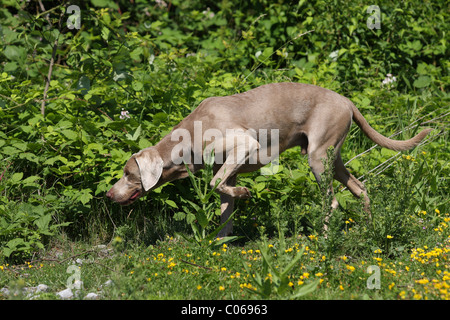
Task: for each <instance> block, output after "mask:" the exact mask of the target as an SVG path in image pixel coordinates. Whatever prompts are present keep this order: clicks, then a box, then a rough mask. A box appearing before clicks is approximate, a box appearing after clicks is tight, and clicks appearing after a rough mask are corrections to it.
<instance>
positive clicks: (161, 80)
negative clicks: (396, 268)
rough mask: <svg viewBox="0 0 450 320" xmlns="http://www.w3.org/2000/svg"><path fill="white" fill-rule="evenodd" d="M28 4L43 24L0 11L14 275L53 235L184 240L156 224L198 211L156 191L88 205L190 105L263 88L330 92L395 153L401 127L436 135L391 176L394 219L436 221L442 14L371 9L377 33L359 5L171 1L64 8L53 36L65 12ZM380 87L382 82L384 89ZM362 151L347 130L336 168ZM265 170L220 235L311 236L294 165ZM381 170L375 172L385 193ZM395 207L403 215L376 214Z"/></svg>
mask: <svg viewBox="0 0 450 320" xmlns="http://www.w3.org/2000/svg"><path fill="white" fill-rule="evenodd" d="M42 3H43V5H44V7H45V12H44V11H43V10H42V9H41V8H40V6H35V5H34V3H33V2H27V1H4V2H2V4H1V5H0V21H1V23H0V39H1V40H0V119H1V120H0V172H1V176H0V221H1V225H2V227H1V229H0V245H1V247H3V248H6V249H5V250H6V251H5V250H2V254H3V255H6V256H9V257H13V256H16V255H17V256H16V257H17V258H18V259H20V255H21V254H22V253H25V254H31V253H32V252H33V251H34V250H37V249H40V248H42V246H43V244H45V243H46V239H47V240H48V238H49V237H51V236H52V235H54V234H56V233H57V232H58V231H64V232H65V233H66V234H67V235H69V236H70V237H71V238H77V239H78V238H95V237H99V238H101V240H105V239H111V237H112V235H113V234H114V232H115V231H116V230H117V229H118V228H120V225H121V224H125V225H132V230H135V231H138V232H137V233H135V234H138V235H139V237H137V238H139V239H141V236H140V235H141V234H143V233H152V234H151V235H149V236H148V237H142V238H145V239H149V238H150V239H155V238H161V237H162V236H163V235H161V233H164V232H168V231H170V232H172V231H179V230H182V231H183V232H185V231H186V227H185V226H184V224H183V223H178V224H177V223H175V222H176V221H173V220H171V219H172V218H171V217H172V216H173V215H174V214H177V212H183V211H184V213H185V214H186V213H187V212H186V211H185V210H188V211H189V210H191V211H192V209H185V208H183V211H181V210H180V209H179V208H178V206H179V205H181V204H183V205H184V204H186V205H188V206H191V207H192V208H193V209H195V206H193V205H192V204H195V205H197V206H199V205H198V204H196V201H198V199H200V198H197V199H195V198H194V195H196V196H198V194H197V193H196V190H195V189H194V185H188V184H186V182H183V181H180V182H173V183H171V184H168V185H166V186H164V187H161V188H158V190H156V191H155V192H153V193H152V194H151V195H150V196H149V198H151V201H147V200H146V199H141V200H140V201H139V202H138V203H137V204H135V205H134V207H133V208H134V209H130V208H119V207H118V206H116V205H113V204H111V203H109V202H106V201H105V199H104V194H105V192H106V191H107V190H108V189H109V188H110V187H111V185H112V184H113V183H114V182H115V181H116V180H117V179H118V178H119V177H120V175H121V174H122V167H123V165H124V163H125V161H126V160H127V159H128V158H129V157H130V156H131V154H133V153H134V152H136V151H138V150H140V149H142V148H145V147H148V146H151V145H154V144H155V143H157V142H158V141H159V140H160V139H161V138H162V137H163V136H164V135H165V134H167V133H168V132H169V131H170V130H171V128H172V127H173V126H174V125H176V124H177V123H178V122H179V121H180V120H181V119H183V118H184V117H185V116H186V115H188V114H189V113H190V112H191V111H192V110H193V109H194V108H195V107H196V106H197V105H198V104H199V103H200V101H202V100H203V99H204V98H206V97H210V96H217V95H229V94H234V93H237V92H242V91H245V90H247V89H250V88H253V87H256V86H258V85H262V84H265V83H270V82H281V81H295V82H305V83H312V84H317V85H321V86H323V87H326V88H329V89H332V90H335V91H337V92H339V93H341V94H343V95H346V96H347V97H349V98H350V99H351V100H352V101H354V103H355V104H356V105H357V106H358V108H359V109H360V110H361V111H362V112H363V114H364V115H365V117H366V118H367V119H368V121H369V122H370V123H371V125H373V126H374V128H375V129H377V130H379V131H380V132H382V133H383V134H386V135H390V134H392V133H394V132H398V131H402V132H403V133H402V134H401V135H400V136H397V137H396V138H408V137H410V136H411V135H412V134H413V132H412V128H413V127H406V128H405V125H406V124H410V123H412V122H413V121H415V120H417V119H422V120H421V121H430V122H429V123H427V125H433V126H434V125H435V126H436V128H438V129H439V130H438V131H440V133H439V134H436V136H435V138H433V140H432V141H430V142H429V143H428V144H427V145H426V146H425V147H424V148H426V149H425V150H426V151H427V152H428V153H429V154H433V155H434V157H435V159H434V160H433V161H434V162H430V161H431V160H429V159H427V162H426V164H424V165H423V166H422V167H414V169H415V170H418V171H415V172H416V173H412V172H411V171H406V172H405V173H406V174H407V177H408V179H410V185H411V189H410V190H411V191H412V192H413V193H414V196H411V197H408V199H409V201H410V202H409V204H410V205H409V210H413V211H414V210H415V211H417V210H430V209H429V208H431V207H433V206H438V207H439V208H440V210H441V211H442V212H444V211H445V209H444V208H446V207H447V206H448V202H445V201H446V200H445V199H447V196H446V194H448V193H449V190H448V185H446V184H445V183H444V181H445V177H447V176H448V175H449V165H448V160H447V158H448V150H449V149H448V143H447V142H446V141H447V140H448V130H446V128H447V127H446V126H448V121H447V120H445V113H446V112H447V111H446V110H447V109H448V101H449V98H448V93H447V91H448V83H449V76H448V70H449V62H448V41H447V38H446V32H447V30H448V29H449V25H448V21H450V19H449V16H448V10H447V4H446V3H445V2H444V1H437V0H436V1H432V2H426V3H423V2H418V1H409V2H407V3H400V2H398V3H396V2H389V3H383V4H380V10H381V29H372V30H371V29H369V28H368V27H367V24H366V21H367V19H368V18H369V16H370V14H369V13H367V7H368V5H367V3H365V2H363V1H356V2H355V1H353V2H350V1H344V2H336V1H299V2H295V3H294V2H292V3H291V2H283V1H281V2H273V1H266V0H261V1H246V2H242V1H240V2H229V1H222V2H219V3H217V2H211V1H207V2H204V1H195V0H189V1H179V0H176V1H170V2H169V1H166V2H164V1H161V2H158V3H156V4H154V3H151V4H149V3H148V2H147V1H135V2H134V4H133V5H132V6H130V5H129V2H128V1H125V0H119V1H112V0H95V1H90V2H86V1H85V2H82V3H79V4H78V5H79V7H80V9H81V11H80V19H81V28H80V29H69V28H68V22H67V21H68V19H69V18H70V16H71V14H70V13H68V12H67V7H68V6H69V3H67V2H55V1H42ZM387 74H393V75H394V76H395V77H396V81H395V82H393V83H391V84H390V85H389V86H384V85H382V81H383V79H385V78H386V77H387ZM47 87H48V89H46V88H47ZM417 124H418V123H416V125H417ZM371 145H372V144H371V142H370V141H369V140H368V139H366V138H365V137H364V136H363V134H362V133H361V132H360V131H359V130H358V129H357V128H356V126H354V127H352V129H351V131H350V133H349V135H348V137H347V143H346V144H345V145H344V149H343V154H342V155H343V158H344V159H350V158H353V157H355V156H356V155H358V154H359V153H361V152H362V151H364V150H366V149H368V148H369V147H370V146H371ZM391 156H392V154H390V153H389V152H386V151H383V149H382V150H381V151H380V150H377V149H375V150H372V152H371V153H370V154H369V155H367V156H366V157H364V158H363V157H358V158H356V159H355V160H353V161H352V162H350V164H349V165H348V167H349V168H350V170H351V171H352V173H354V174H355V175H356V174H359V175H362V174H365V173H367V171H368V170H369V169H368V168H374V167H376V166H378V165H379V164H380V163H382V162H383V161H387V160H388V159H389V158H390V157H391ZM280 163H281V165H280V167H279V169H280V170H279V173H278V174H276V175H273V176H261V175H258V173H250V174H246V175H243V176H242V177H241V178H240V180H239V183H240V184H242V185H246V186H247V187H248V188H249V189H251V190H252V193H253V194H254V195H255V196H254V198H253V199H250V200H247V201H238V203H237V214H236V215H235V221H236V225H237V228H235V230H244V231H245V234H246V235H247V236H248V237H250V238H251V237H254V236H255V235H256V234H257V228H256V226H261V225H262V226H265V227H266V231H267V233H268V234H269V235H270V234H273V233H275V232H276V231H277V223H278V221H284V223H285V224H286V226H287V228H288V229H289V232H291V233H293V234H295V233H298V232H300V231H302V230H304V227H305V226H307V227H308V228H310V227H311V223H310V222H308V220H311V219H310V217H311V216H312V215H310V213H311V211H314V210H319V211H320V208H321V201H322V198H321V197H320V192H319V189H318V187H317V186H316V185H315V183H314V178H313V176H312V175H311V173H310V172H309V169H308V167H307V161H306V159H304V158H301V155H300V152H299V150H298V149H292V150H289V151H287V152H286V153H284V154H283V155H282V156H281V158H280ZM388 163H390V162H388ZM394 167H395V166H394ZM394 167H391V168H390V169H389V170H387V171H385V172H383V175H385V176H386V177H388V178H389V179H392V183H393V184H395V183H398V181H397V180H396V177H397V175H396V172H395V170H394ZM419 172H420V173H419ZM402 183H403V182H402ZM383 192H384V193H385V192H388V193H389V189H386V188H385V187H384V186H383V185H380V186H379V187H374V188H373V190H372V191H371V192H370V194H371V196H373V195H375V194H380V193H383ZM398 192H400V190H399V191H398ZM336 194H337V197H338V199H339V200H340V202H341V205H342V207H343V209H344V210H345V215H347V216H348V215H349V216H351V217H353V218H354V219H357V218H356V217H358V216H359V211H358V210H359V209H358V204H357V201H356V202H355V201H354V200H352V198H351V196H350V195H349V193H348V191H344V192H341V191H339V192H336ZM211 199H212V198H211ZM397 200H399V198H391V200H390V201H397ZM386 201H387V200H386ZM189 203H190V204H189ZM372 203H373V201H372ZM383 203H386V202H383ZM386 205H387V203H386ZM203 206H206V207H204V208H203ZM208 206H209V203H203V202H202V203H201V206H199V208H200V209H202V210H203V209H204V215H205V217H206V220H205V219H203V220H202V217H200V221H210V219H209V218H208V217H210V218H211V221H212V220H213V218H215V219H217V217H216V216H215V215H211V216H208V214H210V213H212V212H213V211H214V210H213V209H212V208H210V207H208ZM398 206H403V205H400V203H398V204H391V207H392V208H394V207H396V208H397V207H398ZM188 208H189V207H188ZM378 208H379V209H375V210H382V209H381V207H378ZM399 208H400V207H399ZM402 208H404V207H401V208H400V209H398V210H400V211H399V212H404V209H402ZM395 210H397V209H395ZM194 211H195V210H194ZM319 211H317V212H319ZM197 212H199V211H198V210H197ZM148 213H152V215H151V216H149V215H148ZM399 214H400V213H399ZM188 215H189V214H187V215H186V217H188ZM345 215H344V216H345ZM189 217H192V216H189ZM341 220H342V219H341ZM197 221H199V220H198V219H197ZM311 221H312V220H311ZM191 222H192V221H191ZM341 222H342V221H341ZM383 223H384V222H383ZM7 224H8V227H10V228H9V229H8V227H6V225H7ZM11 226H14V227H11ZM177 228H178V230H177ZM13 229H14V230H13ZM206 229H208V227H207V228H206ZM119 230H121V229H119ZM309 230H311V228H310V229H309ZM337 230H340V229H339V228H338V229H337ZM401 230H403V227H401V228H399V229H398V232H400V231H401ZM187 231H192V230H187ZM193 232H195V231H193ZM314 232H319V230H317V229H316V228H313V233H314ZM200 234H203V231H202V232H200ZM206 234H208V232H206V233H205V235H206ZM127 237H130V235H128V234H127ZM19 239H20V240H19Z"/></svg>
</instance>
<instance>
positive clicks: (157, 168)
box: [135, 147, 164, 191]
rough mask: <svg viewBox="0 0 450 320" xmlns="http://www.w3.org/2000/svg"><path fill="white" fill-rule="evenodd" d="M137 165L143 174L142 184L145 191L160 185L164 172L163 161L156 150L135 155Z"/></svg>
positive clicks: (152, 149)
mask: <svg viewBox="0 0 450 320" xmlns="http://www.w3.org/2000/svg"><path fill="white" fill-rule="evenodd" d="M135 159H136V163H137V164H138V167H139V172H140V174H141V182H142V186H143V187H144V190H145V191H148V190H150V189H151V188H152V187H153V186H155V185H156V183H158V180H159V178H160V177H161V174H162V171H163V163H164V162H163V159H162V158H161V156H160V155H159V153H158V151H157V150H156V149H154V148H151V147H150V148H147V149H144V150H142V151H139V152H138V153H136V154H135Z"/></svg>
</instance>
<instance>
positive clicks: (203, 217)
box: [174, 153, 237, 245]
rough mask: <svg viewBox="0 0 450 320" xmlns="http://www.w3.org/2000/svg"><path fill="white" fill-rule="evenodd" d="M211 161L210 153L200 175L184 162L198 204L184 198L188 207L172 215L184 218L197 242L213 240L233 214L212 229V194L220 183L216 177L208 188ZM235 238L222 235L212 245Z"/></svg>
mask: <svg viewBox="0 0 450 320" xmlns="http://www.w3.org/2000/svg"><path fill="white" fill-rule="evenodd" d="M213 163H214V154H213V153H212V154H211V157H210V159H209V160H208V161H205V167H204V169H203V170H202V173H201V176H200V177H196V176H195V175H194V174H193V173H192V171H191V170H189V167H188V165H187V164H185V166H186V170H187V172H188V174H189V179H190V181H191V184H192V187H193V189H194V191H195V195H196V197H197V199H198V200H199V202H200V204H197V203H194V202H192V201H190V200H187V199H186V201H187V202H188V204H189V205H190V207H183V210H184V212H181V211H180V212H178V213H176V214H175V215H174V218H175V219H176V220H183V219H186V222H187V223H188V224H189V225H190V226H191V228H192V231H193V234H194V239H195V241H196V242H197V243H198V244H205V243H207V244H209V243H210V242H212V240H214V238H215V237H216V236H217V235H218V233H219V232H220V230H222V229H223V228H224V227H225V225H226V224H227V223H228V222H229V221H230V220H231V219H232V218H233V215H234V212H233V214H231V215H230V217H229V218H228V220H227V221H226V222H225V223H223V224H221V225H219V226H218V227H216V228H213V229H212V224H213V220H214V216H215V215H216V214H215V213H216V208H217V202H216V201H214V197H213V195H215V194H216V188H217V185H218V184H219V183H220V179H218V180H217V181H216V184H215V185H214V187H213V188H212V189H211V190H209V182H210V181H211V179H212V177H213ZM211 229H212V231H211ZM235 239H237V237H236V236H231V237H224V238H222V239H219V240H218V241H215V242H214V245H220V244H223V243H225V242H229V241H233V240H235Z"/></svg>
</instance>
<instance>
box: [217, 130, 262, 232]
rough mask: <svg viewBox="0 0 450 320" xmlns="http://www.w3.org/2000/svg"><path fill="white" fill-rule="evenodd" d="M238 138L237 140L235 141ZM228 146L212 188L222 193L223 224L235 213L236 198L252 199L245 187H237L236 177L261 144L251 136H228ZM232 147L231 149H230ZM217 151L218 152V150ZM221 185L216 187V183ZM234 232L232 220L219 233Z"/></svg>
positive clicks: (221, 217) (221, 219) (221, 218)
mask: <svg viewBox="0 0 450 320" xmlns="http://www.w3.org/2000/svg"><path fill="white" fill-rule="evenodd" d="M235 138H237V139H235ZM236 140H237V143H236ZM225 141H226V143H227V144H226V145H227V146H228V147H229V148H228V149H227V148H224V149H223V150H227V151H229V152H227V157H226V160H225V163H224V164H223V165H222V166H221V167H220V169H219V170H218V171H217V172H216V174H215V175H214V177H213V179H212V180H211V183H210V184H211V187H213V188H214V187H216V190H217V192H219V193H220V201H221V205H220V209H221V216H220V221H221V223H225V222H226V221H227V220H228V219H229V217H230V215H231V214H232V213H233V207H234V198H240V199H243V198H250V197H251V194H250V191H249V190H248V189H247V188H245V187H236V186H235V185H236V175H237V173H238V171H239V168H240V167H241V166H242V165H244V164H245V163H246V162H249V161H251V157H252V156H254V155H255V152H256V151H257V150H258V149H259V146H260V145H259V143H258V141H257V140H256V139H254V138H253V137H252V136H250V135H245V134H244V135H242V134H241V135H237V136H227V137H226V139H225ZM230 146H231V147H230ZM216 151H217V150H216ZM219 179H220V181H219V183H218V184H217V186H216V182H217V181H218V180H219ZM232 231H233V222H232V220H230V221H229V222H228V223H227V225H226V226H225V227H224V228H223V229H222V230H221V231H220V232H219V234H218V236H219V237H225V236H227V235H230V234H231V233H232Z"/></svg>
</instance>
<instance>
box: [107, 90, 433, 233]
mask: <svg viewBox="0 0 450 320" xmlns="http://www.w3.org/2000/svg"><path fill="white" fill-rule="evenodd" d="M352 119H353V120H354V121H355V123H356V124H357V125H358V126H359V127H360V128H361V130H362V131H363V132H364V134H365V135H366V136H367V137H369V139H371V140H372V141H374V142H375V143H376V144H378V145H380V146H382V147H385V148H388V149H391V150H398V151H400V150H409V149H412V148H414V147H415V146H417V145H418V144H419V143H420V141H422V140H423V139H424V138H425V136H426V135H427V134H428V133H429V132H430V131H431V129H425V130H423V131H421V132H420V133H419V134H417V135H416V136H415V137H413V138H411V139H409V140H404V141H396V140H391V139H389V138H386V137H384V136H383V135H381V134H380V133H378V132H377V131H375V130H374V129H373V128H372V127H370V125H369V124H368V123H367V121H366V120H365V119H364V117H363V116H362V114H361V113H360V112H359V110H358V109H357V108H356V107H355V105H354V104H353V103H352V102H351V101H350V100H349V99H347V98H345V97H344V96H341V95H339V94H338V93H336V92H333V91H331V90H328V89H324V88H321V87H318V86H314V85H309V84H301V83H273V84H267V85H263V86H260V87H258V88H255V89H252V90H249V91H247V92H244V93H240V94H235V95H232V96H226V97H211V98H207V99H205V100H204V101H202V102H201V103H200V105H199V106H198V107H197V108H196V109H195V110H194V111H193V112H192V113H191V114H190V115H188V116H187V117H186V118H185V119H183V120H182V121H181V122H180V123H179V124H178V125H176V126H175V127H174V128H173V130H172V131H171V132H170V133H169V134H168V135H166V136H165V137H164V138H163V139H162V140H161V141H160V142H159V143H158V144H156V145H155V146H152V147H149V148H146V149H144V150H141V151H139V152H138V153H136V154H133V156H132V157H131V158H130V159H129V160H128V162H127V163H126V165H125V168H124V175H123V177H122V178H121V179H120V180H119V181H118V182H117V183H116V184H115V185H114V186H113V187H112V188H111V189H110V190H109V191H108V192H107V194H106V196H107V197H108V198H110V199H111V200H113V201H115V202H118V203H119V204H121V205H128V204H130V203H132V202H134V201H135V200H136V199H138V198H139V197H141V196H142V195H144V194H145V193H147V192H148V191H150V190H152V189H155V188H157V187H159V186H161V185H163V184H164V183H166V182H169V181H172V180H175V179H180V178H185V177H187V176H188V173H187V170H186V164H187V166H188V168H189V169H190V170H191V171H192V172H196V171H197V170H199V169H201V168H203V166H204V161H205V160H206V158H207V155H208V153H210V152H211V151H213V152H214V156H215V157H214V158H211V157H210V158H209V159H210V160H211V159H214V165H213V172H214V177H213V179H212V181H211V186H212V187H213V186H216V191H218V192H219V194H220V200H221V219H220V220H221V222H222V223H224V222H226V221H227V220H228V218H229V216H230V215H231V213H232V212H233V206H234V198H248V197H250V196H251V195H250V192H249V190H248V189H247V188H245V187H236V186H235V185H236V175H237V174H239V173H244V172H251V171H254V170H257V169H259V168H261V167H263V166H264V165H266V164H267V163H269V162H270V161H271V160H273V159H274V158H275V157H277V156H278V155H279V154H280V153H281V152H283V151H284V150H286V149H288V148H292V147H294V146H300V148H301V153H302V154H308V162H309V165H310V167H311V170H312V172H313V174H314V176H315V178H316V180H317V182H318V183H319V184H320V180H321V174H322V173H323V171H324V165H323V162H322V159H324V158H326V157H327V149H328V148H329V147H330V146H333V147H334V152H335V160H334V178H335V179H336V180H338V181H340V182H341V183H342V184H344V185H345V186H346V187H347V188H348V189H349V190H350V192H351V193H352V194H353V195H354V196H356V197H358V198H359V197H360V196H361V194H362V195H363V196H364V202H365V210H366V211H367V212H368V213H369V214H370V211H369V197H368V195H367V192H366V189H365V187H364V185H363V184H362V183H361V182H360V181H359V180H357V179H356V178H355V177H354V176H353V175H351V174H350V173H349V172H348V171H347V169H346V168H345V167H344V163H343V161H342V159H341V156H340V148H341V146H342V144H343V143H344V139H345V137H346V135H347V133H348V131H349V129H350V126H351V124H352ZM216 182H217V183H216ZM331 190H332V189H331ZM331 192H332V191H331ZM337 206H338V203H337V201H336V199H334V200H333V203H332V207H333V208H336V207H337ZM231 233H232V221H229V222H228V223H227V225H226V226H225V227H224V228H223V229H222V230H221V232H220V233H219V235H218V236H219V237H223V236H226V235H229V234H231Z"/></svg>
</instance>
